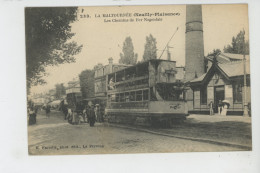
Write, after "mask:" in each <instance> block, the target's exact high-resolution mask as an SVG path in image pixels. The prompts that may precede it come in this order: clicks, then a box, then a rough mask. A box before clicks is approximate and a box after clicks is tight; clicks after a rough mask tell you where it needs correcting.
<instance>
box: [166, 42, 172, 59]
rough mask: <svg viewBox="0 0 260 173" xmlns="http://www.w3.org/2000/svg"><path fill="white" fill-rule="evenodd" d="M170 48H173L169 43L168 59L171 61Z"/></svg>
mask: <svg viewBox="0 0 260 173" xmlns="http://www.w3.org/2000/svg"><path fill="white" fill-rule="evenodd" d="M170 48H173V47H171V46H169V44H167V60H169V61H171V53H170Z"/></svg>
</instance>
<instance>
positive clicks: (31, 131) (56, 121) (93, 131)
mask: <svg viewBox="0 0 260 173" xmlns="http://www.w3.org/2000/svg"><path fill="white" fill-rule="evenodd" d="M63 118H64V117H63V116H62V114H61V113H60V112H58V111H52V112H51V116H50V118H46V117H45V116H44V112H40V113H39V114H38V115H37V123H36V125H32V126H28V152H29V154H31V155H57V154H111V153H161V152H198V151H199V152H209V151H241V150H250V149H251V145H250V141H251V119H250V118H244V117H217V116H214V117H210V116H206V115H190V116H189V117H188V119H187V121H186V122H185V123H183V124H179V125H176V126H174V127H173V128H171V129H152V128H144V127H133V126H131V127H129V126H125V125H120V124H108V123H96V124H95V127H90V126H89V124H81V125H70V124H68V123H67V121H65V120H64V119H63ZM119 127H120V128H119ZM239 134H240V135H239ZM230 136H232V137H231V139H228V137H230ZM193 138H194V139H193ZM212 141H213V142H212ZM224 143H229V144H230V145H224ZM241 146H242V147H241Z"/></svg>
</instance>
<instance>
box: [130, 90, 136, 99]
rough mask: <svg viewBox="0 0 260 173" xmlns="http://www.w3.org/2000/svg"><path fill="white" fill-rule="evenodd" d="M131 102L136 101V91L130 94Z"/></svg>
mask: <svg viewBox="0 0 260 173" xmlns="http://www.w3.org/2000/svg"><path fill="white" fill-rule="evenodd" d="M129 100H130V101H135V91H132V92H130V95H129Z"/></svg>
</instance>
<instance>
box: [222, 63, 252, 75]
mask: <svg viewBox="0 0 260 173" xmlns="http://www.w3.org/2000/svg"><path fill="white" fill-rule="evenodd" d="M249 64H250V63H249V61H246V74H250V65H249ZM218 66H219V68H220V69H221V70H223V72H224V73H225V74H226V75H227V76H228V77H235V76H242V75H244V63H243V61H239V62H234V63H226V64H218Z"/></svg>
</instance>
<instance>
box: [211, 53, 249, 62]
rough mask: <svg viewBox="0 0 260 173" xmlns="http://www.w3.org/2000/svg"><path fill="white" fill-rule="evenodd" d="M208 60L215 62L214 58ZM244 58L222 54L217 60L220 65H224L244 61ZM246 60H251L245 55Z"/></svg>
mask: <svg viewBox="0 0 260 173" xmlns="http://www.w3.org/2000/svg"><path fill="white" fill-rule="evenodd" d="M206 58H207V59H208V60H210V61H213V58H214V57H213V56H212V55H210V56H207V57H206ZM243 58H244V55H242V54H233V53H220V54H219V55H218V56H217V57H216V60H217V62H218V63H220V64H224V63H229V62H234V61H242V60H243ZM245 58H246V60H249V55H245Z"/></svg>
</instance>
